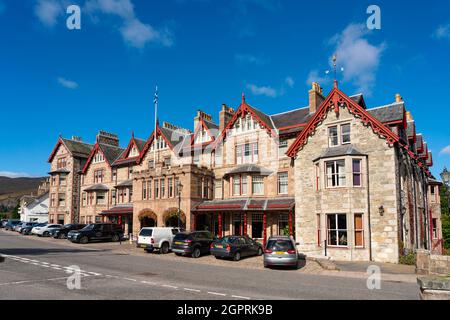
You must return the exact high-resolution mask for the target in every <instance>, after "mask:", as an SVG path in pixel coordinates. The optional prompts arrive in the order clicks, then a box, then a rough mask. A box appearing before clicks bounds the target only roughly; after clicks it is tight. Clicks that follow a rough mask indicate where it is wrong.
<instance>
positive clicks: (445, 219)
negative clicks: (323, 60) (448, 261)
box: [440, 185, 450, 249]
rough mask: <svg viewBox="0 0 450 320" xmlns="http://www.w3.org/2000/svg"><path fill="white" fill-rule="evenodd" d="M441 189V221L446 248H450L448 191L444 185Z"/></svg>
mask: <svg viewBox="0 0 450 320" xmlns="http://www.w3.org/2000/svg"><path fill="white" fill-rule="evenodd" d="M440 189H441V194H440V196H441V221H442V238H443V239H444V248H445V249H450V218H449V216H448V215H449V212H448V193H447V187H446V186H445V185H444V186H443V187H442V188H440Z"/></svg>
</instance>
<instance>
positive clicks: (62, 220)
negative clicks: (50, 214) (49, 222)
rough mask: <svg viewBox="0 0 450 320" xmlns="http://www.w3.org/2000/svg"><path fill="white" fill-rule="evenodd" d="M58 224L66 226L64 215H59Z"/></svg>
mask: <svg viewBox="0 0 450 320" xmlns="http://www.w3.org/2000/svg"><path fill="white" fill-rule="evenodd" d="M57 223H58V224H64V215H63V214H58V221H57Z"/></svg>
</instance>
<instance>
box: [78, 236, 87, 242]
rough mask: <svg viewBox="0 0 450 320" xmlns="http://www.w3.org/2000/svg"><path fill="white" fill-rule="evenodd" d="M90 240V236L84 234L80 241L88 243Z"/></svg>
mask: <svg viewBox="0 0 450 320" xmlns="http://www.w3.org/2000/svg"><path fill="white" fill-rule="evenodd" d="M88 242H89V239H88V237H86V236H84V237H81V238H80V243H82V244H86V243H88Z"/></svg>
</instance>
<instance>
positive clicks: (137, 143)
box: [113, 134, 145, 165]
mask: <svg viewBox="0 0 450 320" xmlns="http://www.w3.org/2000/svg"><path fill="white" fill-rule="evenodd" d="M144 145H145V140H143V139H139V138H135V137H134V134H132V136H131V139H130V142H129V143H128V146H127V148H126V149H125V150H124V151H123V152H122V154H121V155H120V156H119V157H118V158H117V159H116V160H115V161H114V163H113V165H123V164H129V163H133V162H136V160H137V159H138V157H139V154H140V153H141V151H142V149H143V148H144ZM133 146H134V147H136V149H137V151H138V153H139V154H138V155H137V156H134V157H128V155H129V153H130V150H131V149H132V148H133Z"/></svg>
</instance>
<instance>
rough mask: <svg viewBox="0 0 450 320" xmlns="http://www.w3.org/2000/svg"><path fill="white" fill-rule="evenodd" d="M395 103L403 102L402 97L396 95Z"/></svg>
mask: <svg viewBox="0 0 450 320" xmlns="http://www.w3.org/2000/svg"><path fill="white" fill-rule="evenodd" d="M395 102H403V98H402V96H401V95H400V93H397V94H396V95H395Z"/></svg>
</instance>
